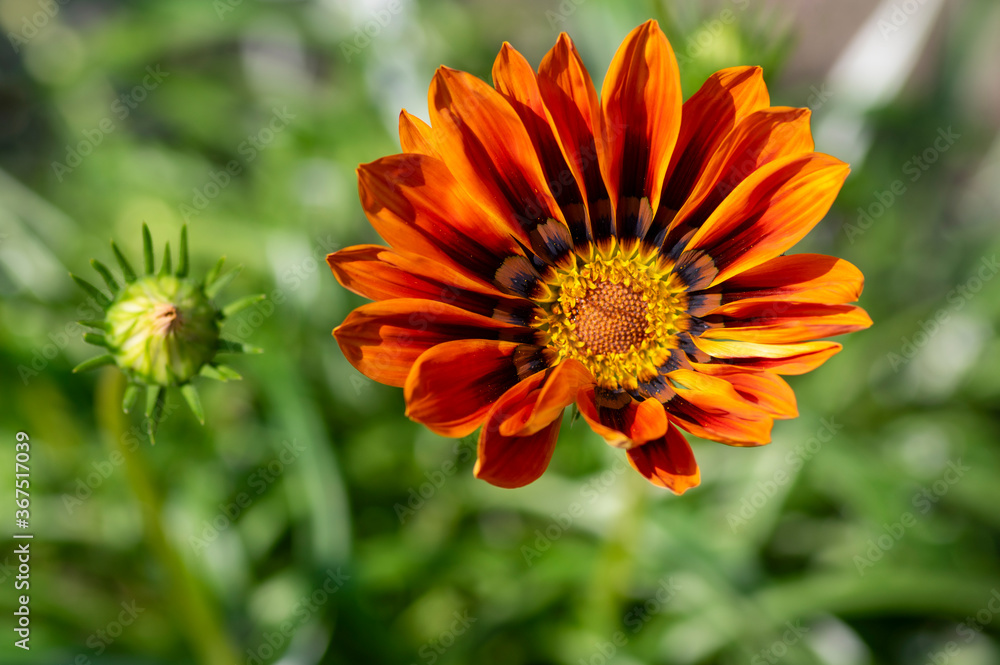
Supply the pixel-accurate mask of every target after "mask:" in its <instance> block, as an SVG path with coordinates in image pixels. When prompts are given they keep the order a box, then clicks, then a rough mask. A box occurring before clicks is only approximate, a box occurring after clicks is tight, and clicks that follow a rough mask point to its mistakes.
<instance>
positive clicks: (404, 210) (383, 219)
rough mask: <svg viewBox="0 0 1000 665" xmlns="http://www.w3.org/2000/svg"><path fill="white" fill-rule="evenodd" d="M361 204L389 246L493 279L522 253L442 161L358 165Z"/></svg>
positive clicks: (414, 157) (398, 158)
mask: <svg viewBox="0 0 1000 665" xmlns="http://www.w3.org/2000/svg"><path fill="white" fill-rule="evenodd" d="M358 190H359V193H360V195H361V205H362V206H363V207H364V210H365V214H367V216H368V219H369V221H370V222H371V224H372V226H373V227H375V230H376V231H378V233H379V235H381V236H382V237H383V238H385V240H386V242H388V243H389V244H390V245H392V246H393V247H397V248H402V249H406V250H407V251H410V252H413V253H415V254H421V255H423V256H427V257H430V258H433V259H437V260H439V261H442V262H444V263H447V264H448V265H451V266H455V267H456V268H458V269H459V270H461V271H463V272H464V273H465V274H466V275H467V276H471V277H473V278H474V279H479V280H480V281H483V282H485V283H493V282H494V279H495V273H496V271H497V270H498V269H499V268H500V266H501V265H502V264H503V262H504V260H505V259H506V258H507V257H509V256H521V258H523V256H522V253H521V250H520V248H519V247H518V245H517V243H516V242H514V240H513V239H512V238H511V237H510V234H509V233H508V229H507V228H506V225H505V224H504V223H503V222H501V221H500V220H497V219H496V218H494V217H493V216H491V215H490V214H489V213H488V212H487V211H485V210H484V209H483V208H481V207H479V206H478V205H477V204H476V203H475V202H474V200H473V199H471V198H470V197H469V195H468V193H467V192H466V191H465V190H464V189H463V188H462V186H461V185H460V184H459V183H458V181H457V180H456V179H455V177H454V176H453V175H452V174H451V172H450V171H449V170H448V168H447V167H446V166H445V165H444V163H443V162H441V161H439V160H437V159H434V158H433V157H428V156H427V155H419V154H404V155H392V156H390V157H383V158H382V159H379V160H376V161H374V162H372V163H370V164H363V165H361V166H360V167H358Z"/></svg>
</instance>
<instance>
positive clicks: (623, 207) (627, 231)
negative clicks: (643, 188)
mask: <svg viewBox="0 0 1000 665" xmlns="http://www.w3.org/2000/svg"><path fill="white" fill-rule="evenodd" d="M615 219H616V224H617V226H618V240H619V242H621V243H622V244H624V245H628V244H629V242H630V241H632V240H642V239H644V238H645V237H646V233H647V232H648V231H649V228H650V225H651V224H652V223H653V209H652V208H650V207H649V199H648V198H646V197H645V196H643V197H642V198H638V197H635V196H630V197H622V199H621V200H620V201H619V202H618V214H617V215H616V217H615Z"/></svg>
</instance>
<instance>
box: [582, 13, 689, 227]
mask: <svg viewBox="0 0 1000 665" xmlns="http://www.w3.org/2000/svg"><path fill="white" fill-rule="evenodd" d="M601 104H602V111H603V113H602V117H603V127H602V136H603V140H604V142H605V145H607V146H608V149H607V153H608V156H609V159H608V166H607V172H606V174H605V180H606V181H607V183H608V191H609V193H610V194H611V200H612V201H614V202H615V205H616V209H617V212H616V219H615V225H616V230H617V235H618V237H619V239H620V240H621V239H625V240H628V239H630V238H642V237H643V236H644V235H645V232H646V230H647V229H648V226H649V224H650V223H651V222H652V214H650V215H649V216H648V218H647V217H646V216H645V215H643V212H642V211H643V210H644V209H643V207H642V205H641V200H642V199H646V201H647V208H648V210H649V212H650V213H652V212H655V211H656V207H657V205H658V204H659V200H660V194H661V192H662V190H663V178H664V176H665V175H666V171H667V166H668V165H669V164H670V157H671V155H672V153H673V150H674V145H675V144H676V143H677V136H678V134H679V132H680V126H681V85H680V73H679V71H678V69H677V58H675V57H674V51H673V49H672V48H671V47H670V43H669V42H668V41H667V38H666V36H665V35H664V34H663V32H662V31H661V30H660V26H659V25H658V24H657V22H656V21H652V20H650V21H646V22H645V23H643V24H642V25H641V26H639V27H638V28H636V29H635V30H633V31H632V32H630V33H629V35H628V36H627V37H626V38H625V41H624V42H623V43H622V45H621V46H620V47H619V48H618V52H617V53H616V54H615V57H614V59H613V60H612V61H611V66H610V67H609V68H608V73H607V75H606V76H605V78H604V86H603V88H602V90H601Z"/></svg>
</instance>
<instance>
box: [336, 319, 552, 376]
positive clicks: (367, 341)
mask: <svg viewBox="0 0 1000 665" xmlns="http://www.w3.org/2000/svg"><path fill="white" fill-rule="evenodd" d="M333 335H334V337H336V338H337V343H338V344H340V349H341V351H343V352H344V356H345V357H346V358H347V360H348V362H350V363H351V364H352V365H354V367H356V368H357V370H358V371H359V372H361V373H362V374H364V375H365V376H367V377H368V378H370V379H373V380H375V381H378V382H379V383H386V384H388V385H390V386H397V387H403V385H405V383H406V377H407V376H408V375H409V373H410V368H411V367H413V364H414V363H415V362H416V360H417V358H418V357H420V355H421V354H423V353H424V352H425V351H426V350H427V349H429V348H431V347H433V346H436V345H438V344H441V343H443V342H450V341H453V340H456V339H491V340H496V339H500V338H501V337H506V338H507V339H518V340H521V341H528V340H530V339H533V337H534V334H533V333H531V332H530V331H529V330H528V329H526V328H521V327H517V326H512V325H509V324H505V323H502V322H500V321H496V320H494V319H490V318H487V317H485V316H480V315H478V314H471V313H469V312H466V311H464V310H461V309H459V308H457V307H454V306H452V305H445V304H443V303H434V302H429V301H427V300H413V299H398V300H385V301H383V302H377V303H371V304H368V305H362V306H361V307H358V308H357V309H356V310H354V311H353V312H351V313H350V314H349V315H348V316H347V318H346V319H345V320H344V322H343V323H342V324H340V325H339V326H338V327H337V328H336V329H335V330H334V331H333Z"/></svg>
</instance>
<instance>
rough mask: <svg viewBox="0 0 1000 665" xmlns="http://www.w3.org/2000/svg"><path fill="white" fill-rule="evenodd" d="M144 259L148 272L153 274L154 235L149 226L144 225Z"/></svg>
mask: <svg viewBox="0 0 1000 665" xmlns="http://www.w3.org/2000/svg"><path fill="white" fill-rule="evenodd" d="M142 261H143V263H144V264H145V268H146V274H147V275H152V274H153V236H152V235H150V233H149V227H148V226H146V224H143V225H142Z"/></svg>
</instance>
